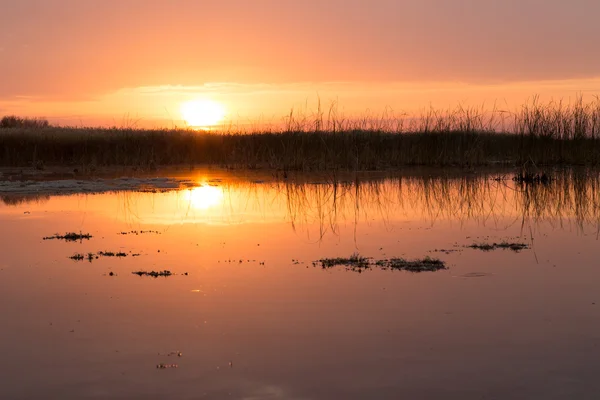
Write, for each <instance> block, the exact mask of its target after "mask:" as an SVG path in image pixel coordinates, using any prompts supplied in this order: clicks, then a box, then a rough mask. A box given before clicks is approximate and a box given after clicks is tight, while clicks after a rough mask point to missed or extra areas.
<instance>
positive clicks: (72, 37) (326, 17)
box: [0, 0, 600, 125]
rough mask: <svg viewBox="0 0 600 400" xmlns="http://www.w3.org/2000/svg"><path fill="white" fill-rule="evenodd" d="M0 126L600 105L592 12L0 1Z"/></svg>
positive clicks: (218, 0) (405, 0) (584, 5)
mask: <svg viewBox="0 0 600 400" xmlns="http://www.w3.org/2000/svg"><path fill="white" fill-rule="evenodd" d="M0 10H1V12H2V23H1V24H0V77H1V81H0V82H1V84H0V115H3V114H8V113H16V114H19V115H28V116H44V117H48V118H50V119H51V120H55V121H58V122H61V123H64V124H117V125H119V124H124V123H125V124H126V123H128V121H131V120H135V121H142V123H143V124H145V125H153V124H154V125H169V124H173V125H177V124H181V123H182V121H181V118H182V117H181V115H180V114H181V113H180V109H181V104H182V103H183V102H186V101H189V100H196V99H207V100H211V101H216V102H219V103H220V104H222V105H223V106H224V108H225V111H226V114H227V118H229V119H230V120H236V119H237V120H244V121H246V120H247V121H256V120H258V119H261V118H262V119H277V118H278V117H281V116H283V115H285V114H286V113H288V112H289V110H290V109H291V108H292V107H295V108H300V107H305V108H308V109H311V108H313V107H315V106H316V101H317V98H320V99H321V101H322V102H323V103H324V105H325V106H327V105H329V104H331V103H332V102H334V101H335V102H337V104H339V106H340V107H342V108H343V109H344V110H345V111H347V112H348V113H349V114H353V113H356V114H360V113H361V112H367V110H370V111H371V112H379V111H382V110H384V109H385V108H386V107H391V108H393V109H394V110H408V111H410V110H416V109H418V108H421V107H426V106H429V105H430V104H433V105H435V106H440V107H448V106H452V105H453V104H459V103H473V104H483V103H486V104H491V103H494V102H500V103H502V104H505V105H506V106H508V107H516V106H517V105H518V104H520V103H521V102H524V101H526V100H527V99H529V98H531V96H533V95H536V94H539V95H541V96H542V97H543V98H564V99H567V100H568V99H571V98H573V97H575V96H576V95H577V94H578V93H582V94H584V95H585V96H592V95H594V94H600V52H598V51H597V50H596V46H597V43H598V40H597V38H598V37H600V24H598V23H597V18H598V15H600V2H599V1H597V0H570V1H564V0H502V1H499V0H368V1H364V0H304V1H301V2H297V1H282V0H254V1H249V0H214V1H213V0H195V1H194V0H171V1H158V0H0Z"/></svg>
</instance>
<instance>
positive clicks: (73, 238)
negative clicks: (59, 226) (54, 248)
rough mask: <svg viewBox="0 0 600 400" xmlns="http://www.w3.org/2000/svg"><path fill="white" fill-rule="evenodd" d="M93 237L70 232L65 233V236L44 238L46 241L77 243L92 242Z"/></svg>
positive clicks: (56, 235) (58, 235) (87, 234)
mask: <svg viewBox="0 0 600 400" xmlns="http://www.w3.org/2000/svg"><path fill="white" fill-rule="evenodd" d="M92 237H93V236H92V235H90V234H89V233H81V232H80V233H75V232H68V233H65V234H64V235H60V234H58V233H57V234H54V235H52V236H46V237H45V238H44V240H54V239H58V240H66V241H67V242H76V241H78V240H79V241H82V240H83V239H86V240H90V239H91V238H92Z"/></svg>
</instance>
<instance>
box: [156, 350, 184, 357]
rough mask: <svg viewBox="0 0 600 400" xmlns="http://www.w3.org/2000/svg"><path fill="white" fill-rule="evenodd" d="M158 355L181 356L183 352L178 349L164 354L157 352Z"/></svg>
mask: <svg viewBox="0 0 600 400" xmlns="http://www.w3.org/2000/svg"><path fill="white" fill-rule="evenodd" d="M158 355H159V356H167V357H171V356H177V357H183V353H182V352H180V351H170V352H168V353H166V354H161V353H158Z"/></svg>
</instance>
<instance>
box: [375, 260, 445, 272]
mask: <svg viewBox="0 0 600 400" xmlns="http://www.w3.org/2000/svg"><path fill="white" fill-rule="evenodd" d="M375 265H377V266H378V267H381V268H382V269H390V270H398V271H409V272H433V271H439V270H442V269H447V267H446V263H445V262H444V261H442V260H440V259H437V258H430V257H425V258H421V259H414V260H407V259H404V258H391V259H389V260H380V261H377V262H376V263H375Z"/></svg>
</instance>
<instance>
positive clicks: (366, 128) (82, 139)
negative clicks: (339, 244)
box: [0, 97, 600, 171]
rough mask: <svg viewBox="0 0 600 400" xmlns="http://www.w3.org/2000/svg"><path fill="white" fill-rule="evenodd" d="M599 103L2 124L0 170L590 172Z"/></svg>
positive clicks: (598, 136) (599, 142)
mask: <svg viewBox="0 0 600 400" xmlns="http://www.w3.org/2000/svg"><path fill="white" fill-rule="evenodd" d="M599 163H600V100H599V99H597V98H596V100H595V101H592V102H584V101H583V99H582V98H581V97H580V98H578V99H577V101H575V102H574V103H571V104H564V103H562V102H550V103H541V102H540V101H539V100H538V99H537V98H534V99H533V100H532V101H531V102H528V103H527V104H525V105H524V106H522V107H521V108H520V109H518V110H517V111H515V112H512V113H508V112H506V111H503V110H498V109H496V108H494V109H492V110H489V111H486V110H485V109H483V108H466V107H457V108H456V109H450V110H441V111H440V110H435V109H429V110H424V111H423V112H422V113H421V114H419V115H417V116H407V115H394V114H393V113H391V112H389V113H388V112H386V113H384V114H383V115H380V116H366V117H364V118H363V119H352V120H351V119H346V118H343V117H341V116H340V115H339V114H338V113H337V112H336V111H335V110H330V112H329V113H326V112H322V111H320V110H319V111H318V112H316V113H312V114H310V115H308V116H307V115H299V114H298V113H294V112H293V111H292V112H291V113H290V115H288V117H287V118H286V119H285V121H284V124H283V126H281V127H279V128H275V127H262V128H260V129H258V128H257V130H253V131H250V132H248V131H246V130H244V129H243V128H238V127H231V126H230V127H228V128H224V129H223V130H222V131H220V132H197V131H192V130H177V129H155V130H140V129H129V128H111V129H102V128H65V127H53V126H48V125H45V124H38V125H36V124H34V125H31V124H16V125H15V124H8V127H5V128H3V129H0V166H13V167H35V168H37V169H43V168H45V167H47V166H53V165H61V166H64V165H68V166H73V167H74V168H80V167H81V168H85V169H86V170H92V171H93V169H94V168H96V167H100V166H141V167H146V168H151V169H152V168H156V167H158V166H167V165H187V164H190V165H201V164H206V165H218V166H224V167H228V168H244V169H248V168H249V169H259V168H261V169H263V168H264V169H279V170H284V171H319V170H323V171H325V170H336V169H339V170H386V169H396V168H399V167H403V166H425V165H431V166H461V167H472V166H482V165H497V164H502V165H510V166H522V165H526V164H535V165H538V166H539V165H597V164H599Z"/></svg>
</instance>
